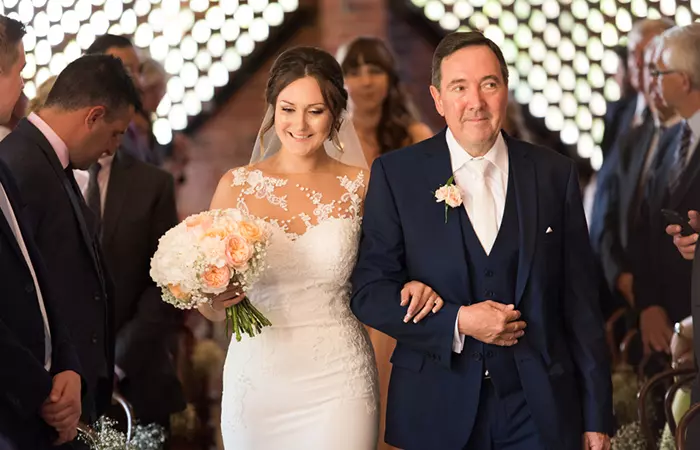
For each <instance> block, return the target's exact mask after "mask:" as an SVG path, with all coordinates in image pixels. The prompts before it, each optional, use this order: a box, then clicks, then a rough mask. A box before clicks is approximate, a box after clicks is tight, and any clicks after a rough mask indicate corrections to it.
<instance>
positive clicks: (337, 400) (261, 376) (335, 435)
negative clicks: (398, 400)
mask: <svg viewBox="0 0 700 450" xmlns="http://www.w3.org/2000/svg"><path fill="white" fill-rule="evenodd" d="M265 97H266V102H267V104H268V112H267V114H266V116H265V119H264V120H263V125H262V128H261V130H260V133H259V135H258V142H257V143H256V146H255V149H254V151H253V157H252V160H251V164H250V165H249V166H246V167H240V168H237V169H234V170H231V171H229V172H228V173H227V174H226V175H224V177H223V178H222V179H221V181H220V183H219V186H218V187H217V189H216V193H215V194H214V198H213V200H212V203H211V208H212V209H218V208H239V209H240V210H242V211H243V212H244V214H247V215H249V216H252V217H256V218H261V219H264V220H265V221H266V222H267V223H268V224H269V229H270V230H271V235H270V245H269V247H268V250H267V257H266V262H267V265H268V266H269V268H268V269H267V270H266V271H265V272H264V274H263V276H262V278H261V279H260V280H259V281H258V282H257V283H256V284H255V285H254V286H253V288H252V289H251V290H250V291H249V292H246V293H245V295H247V296H248V298H249V299H250V301H251V302H252V303H253V304H255V305H256V306H257V307H258V309H260V310H261V312H262V313H263V314H265V316H266V317H267V318H268V319H270V321H271V322H272V326H271V327H268V328H265V329H263V332H262V334H260V335H259V336H256V337H254V338H249V337H247V336H244V337H243V340H242V341H241V342H236V341H235V340H234V341H232V342H231V344H230V346H229V351H228V354H227V357H226V363H225V366H224V377H223V379H224V392H223V397H222V417H221V430H222V434H223V440H224V445H225V447H226V449H227V450H253V449H256V450H257V449H275V450H276V449H281V448H289V449H309V450H314V449H318V450H327V449H334V450H344V449H346V450H370V449H374V448H375V447H376V444H377V434H378V423H379V409H378V388H377V369H376V364H375V360H374V354H373V352H372V347H371V344H370V341H369V339H368V336H367V332H366V331H365V328H364V327H363V326H362V325H361V324H360V322H358V321H357V319H356V318H355V317H354V316H353V314H352V312H351V310H350V305H349V295H350V285H349V277H350V274H351V271H352V269H353V266H354V264H355V259H356V256H357V250H358V243H359V239H360V221H361V214H362V201H363V198H364V195H365V189H366V185H367V181H368V177H369V173H368V171H367V163H366V161H365V159H364V156H363V153H362V149H361V147H360V144H359V141H358V139H357V135H356V134H355V132H354V129H353V127H352V122H351V121H350V120H346V117H347V112H346V106H347V92H346V90H345V88H344V86H343V72H342V70H341V68H340V66H339V65H338V63H337V62H336V60H335V59H334V58H333V57H332V56H331V55H330V54H328V53H326V52H324V51H322V50H319V49H316V48H311V47H297V48H293V49H291V50H288V51H286V52H284V53H282V54H281V55H280V56H279V57H278V59H277V60H276V61H275V63H274V65H273V66H272V69H271V71H270V77H269V80H268V83H267V88H266V91H265ZM243 297H244V294H243V293H240V292H235V290H229V291H228V292H226V293H224V294H222V295H220V296H219V297H217V298H216V299H215V300H214V302H213V303H212V304H211V305H207V306H203V307H201V308H200V312H201V313H202V314H203V315H204V316H205V317H207V318H209V319H210V320H223V319H224V317H225V314H224V309H225V308H226V307H228V306H231V305H233V304H236V303H238V302H239V301H241V300H242V299H243ZM404 305H405V306H407V307H408V308H409V315H412V314H414V311H415V312H417V311H421V312H419V313H418V314H417V315H416V318H417V319H418V320H419V319H420V318H421V315H422V314H423V310H424V309H425V308H427V307H429V308H433V312H437V311H438V310H439V309H440V307H441V306H442V301H441V300H439V299H438V301H437V302H436V301H435V295H434V294H431V293H430V292H427V291H426V292H425V293H424V294H423V295H420V296H417V297H414V298H413V299H412V300H411V301H410V302H409V301H405V302H404ZM426 305H427V306H426Z"/></svg>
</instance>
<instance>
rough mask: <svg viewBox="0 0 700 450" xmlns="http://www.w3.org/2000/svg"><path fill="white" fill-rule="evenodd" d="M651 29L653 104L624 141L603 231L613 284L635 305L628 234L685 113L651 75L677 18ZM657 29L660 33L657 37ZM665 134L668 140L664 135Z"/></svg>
mask: <svg viewBox="0 0 700 450" xmlns="http://www.w3.org/2000/svg"><path fill="white" fill-rule="evenodd" d="M653 23H658V26H657V27H655V28H652V29H651V31H649V32H648V35H649V36H653V37H652V39H651V40H650V41H649V42H648V43H647V45H646V47H645V48H643V50H644V59H643V60H642V63H643V66H642V68H641V73H642V76H643V77H642V78H643V81H642V83H643V84H642V89H643V92H644V98H645V101H646V103H647V104H648V105H649V106H648V107H647V108H646V110H645V115H644V119H643V121H642V123H641V124H639V125H637V126H634V127H632V128H631V129H630V130H629V132H628V133H626V134H625V135H624V136H623V137H622V138H621V140H620V143H619V147H618V151H619V154H618V159H617V161H616V164H615V167H614V170H615V171H616V173H615V174H614V176H612V177H611V180H612V181H611V182H612V183H614V187H613V188H612V189H611V190H610V198H609V201H608V203H607V206H606V208H605V213H604V221H603V222H604V229H603V233H602V236H601V242H600V257H601V263H602V266H603V269H604V273H605V278H606V281H607V283H608V286H609V287H610V289H611V290H612V291H613V292H617V293H618V294H620V295H622V297H623V298H624V299H625V300H626V301H627V303H628V304H629V305H634V294H633V291H632V285H633V275H632V268H631V261H630V257H629V254H628V251H627V250H628V247H629V236H630V233H631V230H632V228H633V227H634V226H635V224H636V222H637V221H638V220H639V207H640V204H641V200H642V198H643V196H644V194H645V192H646V187H647V183H648V181H649V179H650V178H651V177H652V176H653V175H654V173H655V172H656V171H657V170H658V168H659V166H660V164H661V161H663V157H664V155H665V154H666V152H667V150H668V149H669V145H670V143H671V141H672V139H669V138H668V135H667V134H666V130H668V129H669V128H672V127H673V126H674V125H676V124H677V123H678V122H680V117H679V116H677V115H676V113H675V110H673V109H672V108H669V107H668V106H666V105H664V104H663V102H661V101H660V100H659V96H658V95H655V93H654V92H655V78H654V77H652V76H651V75H650V73H651V69H652V68H653V67H652V66H653V62H654V57H655V54H656V50H657V47H658V45H659V43H660V37H659V36H660V35H661V33H663V31H664V27H666V29H668V28H671V27H672V26H673V23H672V22H667V21H658V22H653ZM654 32H656V33H658V34H657V35H655V36H654V34H653V33H654ZM664 136H666V138H664Z"/></svg>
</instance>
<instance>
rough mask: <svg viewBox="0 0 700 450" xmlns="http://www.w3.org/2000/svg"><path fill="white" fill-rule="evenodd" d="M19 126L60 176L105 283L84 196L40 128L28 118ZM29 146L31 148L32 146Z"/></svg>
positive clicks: (95, 266) (98, 272)
mask: <svg viewBox="0 0 700 450" xmlns="http://www.w3.org/2000/svg"><path fill="white" fill-rule="evenodd" d="M17 128H18V129H20V130H21V131H22V132H23V133H24V134H25V136H27V137H29V138H30V139H31V140H33V141H34V143H35V144H36V145H37V147H38V148H39V151H40V152H41V153H42V154H43V156H44V157H45V158H46V159H47V162H48V163H49V165H50V166H51V168H52V169H53V171H54V173H55V175H56V176H57V177H58V181H59V183H60V184H61V186H62V187H63V190H64V192H65V194H66V196H68V200H69V203H70V204H71V206H72V209H73V214H74V216H75V219H76V221H77V222H78V227H79V228H80V233H81V236H82V237H83V241H84V243H85V246H86V247H87V250H88V253H89V254H90V256H91V259H92V262H93V265H94V268H95V271H96V272H97V275H98V277H99V278H100V281H101V282H102V283H103V285H104V280H103V278H102V277H103V275H102V268H101V267H100V262H99V261H98V259H97V258H98V256H97V254H96V253H95V247H94V244H95V242H94V240H93V235H91V234H90V231H89V228H88V226H87V222H86V220H85V212H84V210H85V209H86V208H83V207H82V205H83V204H84V200H83V198H82V196H80V195H78V193H77V192H75V190H74V188H73V186H72V184H71V181H70V180H69V179H68V176H67V175H66V173H65V171H64V169H63V166H62V165H61V161H60V160H59V159H58V155H56V152H55V151H54V149H53V147H52V146H51V144H50V143H49V141H48V140H46V138H45V137H44V135H43V134H42V133H41V131H39V129H38V128H36V127H35V126H34V125H32V123H31V122H29V121H28V120H26V119H23V120H22V122H20V123H19V125H18V126H17ZM29 148H30V149H31V148H32V147H29ZM30 151H31V150H30ZM73 181H74V180H73Z"/></svg>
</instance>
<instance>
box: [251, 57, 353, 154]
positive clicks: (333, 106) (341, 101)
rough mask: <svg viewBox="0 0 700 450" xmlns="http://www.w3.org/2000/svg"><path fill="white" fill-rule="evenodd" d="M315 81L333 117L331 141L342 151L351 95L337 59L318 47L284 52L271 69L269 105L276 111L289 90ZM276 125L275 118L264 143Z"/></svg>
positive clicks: (268, 86) (264, 131)
mask: <svg viewBox="0 0 700 450" xmlns="http://www.w3.org/2000/svg"><path fill="white" fill-rule="evenodd" d="M304 77H314V78H315V79H316V81H317V82H318V85H319V87H320V88H321V94H322V95H323V100H324V101H325V102H326V106H327V107H328V110H329V111H330V113H331V116H332V118H333V121H332V122H331V131H330V135H329V139H330V140H331V142H333V145H335V147H336V148H338V149H340V148H341V145H340V141H339V140H338V131H339V130H340V125H341V124H342V113H343V111H344V110H345V109H346V108H347V105H348V92H347V91H346V90H345V85H344V81H343V70H342V69H341V68H340V64H338V62H337V61H336V60H335V58H334V57H333V56H332V55H330V54H329V53H326V52H325V51H323V50H321V49H319V48H316V47H294V48H291V49H289V50H286V51H284V52H282V53H281V54H280V55H279V56H278V57H277V59H276V60H275V63H274V64H273V65H272V68H271V69H270V77H269V78H268V80H267V87H266V88H265V103H267V105H268V107H270V108H272V111H275V105H276V104H277V97H278V96H279V95H280V92H282V91H283V90H284V89H285V88H286V87H287V86H289V85H290V84H292V83H293V82H295V81H296V80H298V79H301V78H304ZM274 124H275V115H274V114H272V115H271V116H270V119H269V120H268V122H267V123H265V124H263V127H262V129H261V130H260V136H259V137H260V140H261V143H262V137H263V135H264V134H265V133H266V132H267V131H269V130H270V129H271V128H272V127H273V126H274Z"/></svg>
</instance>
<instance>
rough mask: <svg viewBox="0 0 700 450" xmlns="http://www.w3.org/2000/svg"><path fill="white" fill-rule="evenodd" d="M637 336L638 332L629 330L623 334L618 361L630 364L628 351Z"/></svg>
mask: <svg viewBox="0 0 700 450" xmlns="http://www.w3.org/2000/svg"><path fill="white" fill-rule="evenodd" d="M638 334H639V330H637V329H631V330H629V331H628V332H627V334H625V337H624V338H623V339H622V342H620V361H621V362H624V363H627V364H629V363H630V349H631V347H632V344H633V342H634V339H635V338H636V337H637V335H638Z"/></svg>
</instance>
